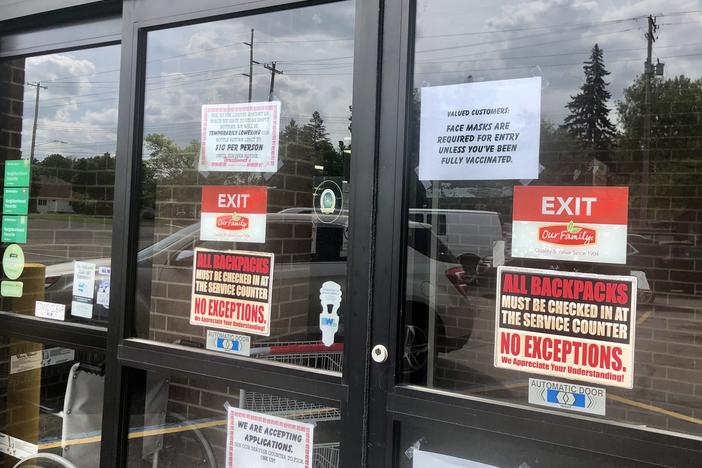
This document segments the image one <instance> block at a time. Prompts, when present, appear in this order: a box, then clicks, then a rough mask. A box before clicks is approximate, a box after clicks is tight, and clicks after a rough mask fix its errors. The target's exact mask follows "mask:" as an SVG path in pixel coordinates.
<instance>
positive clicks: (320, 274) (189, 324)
mask: <svg viewBox="0 0 702 468" xmlns="http://www.w3.org/2000/svg"><path fill="white" fill-rule="evenodd" d="M353 26H354V3H353V2H339V3H334V4H333V5H331V4H330V5H318V6H312V7H305V8H299V9H292V10H287V11H281V12H275V13H267V14H263V15H257V16H250V17H245V18H236V19H228V20H223V21H216V22H209V23H204V24H196V25H189V26H183V27H178V28H173V29H165V30H160V31H153V32H149V33H148V37H147V58H146V90H145V93H146V94H145V103H144V130H143V135H144V136H143V149H142V161H141V172H142V185H141V190H142V192H141V208H140V215H141V220H140V227H139V243H140V251H139V253H138V254H137V261H138V271H137V295H136V298H137V299H136V317H137V320H136V330H135V332H136V335H137V336H139V337H142V338H148V339H152V340H156V341H159V342H166V343H180V344H184V345H188V346H195V347H201V348H203V347H205V346H206V345H207V342H208V336H209V337H212V336H214V335H215V334H217V335H216V336H217V337H218V338H211V339H212V340H213V341H211V342H210V346H208V347H210V348H212V349H219V350H221V347H219V345H217V344H216V343H217V341H216V340H218V339H220V338H221V337H222V336H223V335H221V333H236V334H239V335H241V334H244V335H246V336H247V337H248V338H247V337H244V338H242V339H243V340H246V345H245V346H244V345H242V348H241V349H243V348H244V347H247V348H248V347H250V348H251V350H250V353H249V352H246V353H245V354H247V355H251V356H256V357H261V358H264V359H272V360H276V361H284V362H287V363H291V364H298V365H303V366H307V367H315V368H319V369H325V370H329V371H334V372H340V371H341V367H342V362H341V356H342V351H343V335H344V331H343V317H344V314H345V312H346V311H345V310H344V306H343V301H344V299H345V297H346V292H347V290H346V259H347V256H348V250H349V245H348V222H349V221H348V209H349V205H348V200H349V197H348V194H349V187H350V185H349V184H350V180H349V161H350V157H351V103H352V100H351V93H352V86H351V85H352V70H353V68H352V63H353ZM252 54H253V55H252ZM251 60H253V62H252V61H251ZM249 103H251V104H249ZM203 106H207V107H203ZM207 112H210V113H214V114H212V115H214V116H215V117H203V116H205V115H206V113H207ZM224 112H229V114H228V115H225V116H222V115H221V114H218V113H224ZM207 115H210V114H207ZM242 116H244V117H242ZM262 116H263V117H262ZM266 116H268V117H266ZM210 118H211V120H207V119H210ZM237 118H240V119H243V120H239V121H238V123H234V124H232V123H231V121H227V119H229V120H232V119H237ZM203 119H205V121H206V122H208V125H210V127H208V129H207V130H203V128H204V127H203ZM245 119H249V120H245ZM261 119H262V120H263V122H265V123H266V125H269V123H270V125H269V126H267V127H265V128H263V127H259V125H260V124H261ZM267 119H270V120H267ZM278 119H279V127H278V126H277V121H278ZM237 125H239V127H237ZM213 126H217V128H216V129H215V128H214V127H213ZM261 128H263V130H261ZM232 135H234V137H232ZM230 137H232V138H239V137H241V141H238V140H237V141H238V142H237V143H231V141H232V140H230V139H229V138H230ZM215 140H216V141H215ZM223 141H225V142H226V141H229V143H222V142H223ZM237 145H241V148H240V149H239V150H237V149H236V148H237ZM220 146H221V147H220ZM262 148H265V149H264V150H263V151H264V152H265V151H267V152H268V153H267V159H266V161H265V163H266V165H265V166H260V165H255V164H254V165H250V164H249V163H245V162H244V163H242V161H243V159H241V158H245V157H250V156H251V154H256V152H257V151H261V149H262ZM276 148H277V163H276V162H275V159H276V156H274V155H273V156H271V153H273V154H274V153H275V150H276ZM226 151H230V152H234V153H233V154H234V156H231V157H229V159H226V158H224V159H221V160H217V159H216V158H217V157H218V156H217V154H220V153H222V152H226ZM237 151H239V153H237ZM246 151H248V153H249V154H248V155H246V154H244V155H243V156H242V152H246ZM213 155H214V156H213ZM208 158H209V159H208ZM237 158H238V159H237ZM271 158H272V159H273V161H272V162H271V160H270V159H271ZM247 164H249V165H248V166H247ZM251 164H253V163H251ZM256 164H258V163H256ZM252 168H253V169H252ZM257 168H261V169H262V170H261V171H259V170H258V169H257ZM252 170H253V171H254V172H251V171H252ZM247 203H249V204H248V205H247ZM202 249H209V250H214V251H217V252H218V253H217V254H216V255H224V256H226V255H229V257H228V258H230V259H231V258H238V259H242V258H244V257H245V259H246V261H247V262H248V259H250V258H254V261H255V262H258V263H257V264H258V265H259V266H260V265H263V263H262V262H265V263H266V265H267V266H266V267H265V269H266V271H265V273H264V272H262V271H260V270H257V273H260V274H263V275H264V276H267V278H264V279H263V280H261V281H266V284H267V285H268V286H266V284H263V283H259V279H258V278H254V279H253V280H251V276H247V275H248V274H249V273H250V272H251V270H246V269H244V270H242V269H239V267H231V268H225V271H224V272H223V273H225V274H229V273H235V274H238V273H244V275H243V276H242V275H239V276H231V275H227V276H226V277H222V276H220V277H219V280H221V281H220V282H218V283H217V281H218V280H217V279H212V277H207V276H206V275H208V274H213V271H214V270H217V267H216V265H215V266H214V270H212V269H211V268H210V267H212V265H210V267H207V266H202V271H201V269H200V268H198V273H197V274H198V275H199V274H201V273H202V274H204V275H205V276H204V277H201V276H198V277H197V278H195V280H194V275H195V272H194V271H193V262H194V260H195V258H196V257H198V255H199V254H198V252H203V250H202ZM232 252H238V253H234V254H232ZM242 252H248V253H242ZM271 254H272V255H273V259H271V258H270V255H271ZM202 255H210V257H208V258H209V259H212V258H214V256H212V255H211V254H202ZM262 255H263V256H262ZM242 256H243V257H242ZM215 261H216V259H215ZM207 262H210V260H207V259H206V261H205V264H206V263H207ZM247 264H248V263H247ZM251 265H254V263H251ZM270 265H272V268H269V266H270ZM252 268H253V267H252ZM261 268H263V267H261ZM269 270H270V271H269ZM220 273H222V272H221V271H220ZM208 278H209V279H208ZM227 278H229V279H227ZM194 281H199V282H202V283H203V284H204V286H202V288H203V289H202V290H201V291H200V292H201V293H202V294H201V297H202V298H204V299H202V301H203V304H204V305H203V307H202V309H200V302H195V301H193V299H192V298H193V296H194V291H195V289H194V288H195V287H197V288H200V287H201V286H200V283H199V282H198V283H195V282H194ZM222 285H223V286H224V289H222ZM324 285H327V286H328V287H329V288H330V289H329V291H330V292H329V294H327V293H323V292H322V291H321V290H322V289H323V286H324ZM213 286H214V287H215V288H217V289H216V291H215V290H214V289H213ZM235 288H236V289H235ZM247 291H248V292H247ZM325 291H326V289H325ZM252 294H253V296H252ZM215 296H216V299H213V298H214V297H215ZM254 296H255V297H254ZM321 296H324V297H325V299H321ZM242 298H244V299H245V300H244V299H242ZM240 299H241V300H240ZM268 301H269V303H268V304H267V302H268ZM322 301H326V302H325V303H324V305H323V304H322ZM251 304H254V306H253V307H254V308H253V309H252V308H251ZM195 307H197V310H198V313H197V314H196V312H195ZM237 307H238V308H237ZM251 310H253V319H252V315H251ZM323 311H324V313H325V314H326V315H327V317H323V318H326V319H327V321H325V322H324V323H325V324H329V326H330V331H329V332H328V334H327V336H326V338H325V337H323V336H322V332H321V329H320V323H322V319H323V318H320V314H321V313H322V312H323ZM196 315H197V317H196ZM195 318H198V320H201V321H199V322H195V321H194V319H195ZM223 321H224V322H228V323H223ZM215 322H217V323H215ZM234 322H236V323H234ZM252 322H253V323H252ZM224 339H225V340H229V341H227V342H228V343H231V339H232V338H231V336H230V335H227V337H225V338H224ZM235 341H236V340H235ZM240 341H241V340H239V341H237V343H240ZM219 343H221V341H219ZM237 346H239V345H238V344H237V345H235V346H234V348H237ZM230 348H231V346H230ZM229 350H230V351H231V349H229ZM238 350H240V349H239V348H237V349H234V351H238Z"/></svg>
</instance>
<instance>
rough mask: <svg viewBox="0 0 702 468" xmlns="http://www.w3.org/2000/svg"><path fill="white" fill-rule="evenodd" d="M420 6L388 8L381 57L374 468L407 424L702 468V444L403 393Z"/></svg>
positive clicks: (421, 392)
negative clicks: (409, 160)
mask: <svg viewBox="0 0 702 468" xmlns="http://www.w3.org/2000/svg"><path fill="white" fill-rule="evenodd" d="M415 4H416V2H415V1H414V0H399V1H387V2H385V11H384V19H383V25H382V31H383V35H382V38H381V41H382V44H381V49H382V50H383V60H382V65H381V74H382V81H381V95H380V114H379V140H378V148H379V150H378V154H379V156H378V193H379V200H378V204H377V231H376V235H375V237H374V239H375V241H376V244H375V247H374V249H375V255H374V268H375V276H374V285H373V286H374V287H373V291H374V293H373V304H372V333H371V339H372V340H371V343H372V345H374V344H384V345H386V346H387V348H388V349H389V351H390V359H389V360H388V361H387V362H385V363H382V364H375V363H372V364H371V372H370V387H369V388H370V389H371V391H370V398H369V411H368V414H369V422H368V431H369V437H368V439H369V441H371V442H372V443H371V444H369V447H368V464H367V467H368V468H386V467H393V466H396V463H397V457H399V454H400V453H401V452H403V451H404V450H405V449H406V448H407V447H399V446H397V445H396V441H397V440H398V439H399V437H398V431H399V430H400V428H401V424H402V423H403V422H407V423H422V424H425V425H426V426H427V427H428V428H430V427H432V426H436V425H437V424H438V425H441V424H447V425H451V426H454V427H456V428H457V429H456V430H460V428H466V429H468V428H474V429H479V430H483V431H488V432H493V433H496V434H505V435H508V436H514V437H518V438H522V439H525V440H533V441H541V442H547V443H552V444H557V445H562V446H564V447H570V448H573V449H581V450H584V451H586V452H593V453H598V454H605V455H611V456H614V457H620V458H622V459H625V460H631V461H635V462H640V463H649V464H660V465H663V466H699V460H700V457H702V438H699V437H686V436H678V435H675V434H672V433H670V432H666V431H661V430H655V429H637V428H634V427H633V426H632V425H627V424H622V423H617V422H606V421H602V420H595V419H592V418H587V417H582V416H574V415H563V414H557V413H555V412H553V411H548V410H539V409H535V408H528V409H527V408H526V407H524V406H520V405H515V404H508V403H500V402H496V401H489V400H487V399H485V398H480V397H469V396H458V395H456V394H451V393H450V392H445V391H437V390H427V389H425V388H422V387H417V386H410V385H400V384H399V383H398V382H399V381H398V379H397V377H396V369H399V360H400V358H401V343H400V339H401V337H400V333H399V324H400V323H402V321H401V314H402V301H401V300H400V298H402V297H404V296H403V294H404V285H405V281H404V278H405V276H404V260H405V257H406V255H405V250H404V249H405V246H406V243H405V230H404V229H403V227H404V226H406V223H407V216H406V214H407V205H406V200H407V199H408V197H407V196H406V193H405V180H406V179H407V175H406V174H408V173H409V171H411V170H413V168H409V167H406V164H405V161H406V158H405V144H406V141H405V129H406V128H407V122H406V115H407V112H406V110H407V103H408V99H409V93H410V90H411V88H412V83H411V77H412V57H413V44H414V21H415Z"/></svg>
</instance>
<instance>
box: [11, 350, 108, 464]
mask: <svg viewBox="0 0 702 468" xmlns="http://www.w3.org/2000/svg"><path fill="white" fill-rule="evenodd" d="M0 350H1V353H2V354H1V355H2V358H1V359H0V366H1V370H0V391H1V392H2V402H3V404H2V407H1V409H0V412H1V413H2V419H1V424H0V427H1V429H0V460H1V461H0V465H1V466H4V467H12V466H15V464H16V463H18V462H19V461H20V460H34V461H33V462H31V463H30V462H29V461H27V462H25V464H23V465H22V466H42V467H43V466H51V467H54V466H56V467H65V466H80V467H86V468H92V467H94V468H97V467H98V466H99V459H100V433H101V428H102V404H103V389H104V379H105V377H104V371H105V366H104V362H105V358H104V356H103V355H101V354H99V353H95V352H85V351H80V350H74V349H70V348H62V347H56V346H48V345H44V344H41V343H34V342H28V341H20V340H16V339H13V338H3V339H2V345H0ZM59 459H61V460H63V461H64V462H68V463H72V464H73V465H67V464H65V463H64V464H62V463H60V462H58V461H57V460H59ZM32 463H34V465H33V464H32Z"/></svg>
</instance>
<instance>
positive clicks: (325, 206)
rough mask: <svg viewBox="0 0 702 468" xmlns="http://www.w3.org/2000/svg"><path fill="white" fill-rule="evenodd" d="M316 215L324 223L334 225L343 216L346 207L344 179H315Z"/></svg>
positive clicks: (314, 200) (314, 202)
mask: <svg viewBox="0 0 702 468" xmlns="http://www.w3.org/2000/svg"><path fill="white" fill-rule="evenodd" d="M314 184H315V187H314V194H313V195H314V199H313V201H312V205H313V207H314V214H315V216H316V217H317V219H318V220H319V221H321V222H322V223H333V222H334V221H336V220H337V218H338V217H339V216H340V215H341V213H342V211H343V207H344V193H343V189H342V186H343V179H342V178H341V177H333V178H328V179H321V178H319V177H315V178H314Z"/></svg>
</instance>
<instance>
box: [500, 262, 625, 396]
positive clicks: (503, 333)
mask: <svg viewBox="0 0 702 468" xmlns="http://www.w3.org/2000/svg"><path fill="white" fill-rule="evenodd" d="M635 328H636V277H634V276H610V275H595V274H585V273H571V272H558V271H551V270H537V269H533V268H516V267H498V269H497V295H496V307H495V367H501V368H504V369H512V370H516V371H521V372H529V373H532V374H541V375H552V376H555V377H560V378H565V379H571V380H582V381H586V382H593V383H597V384H604V385H611V386H614V387H624V388H632V386H633V384H634V335H635Z"/></svg>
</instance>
